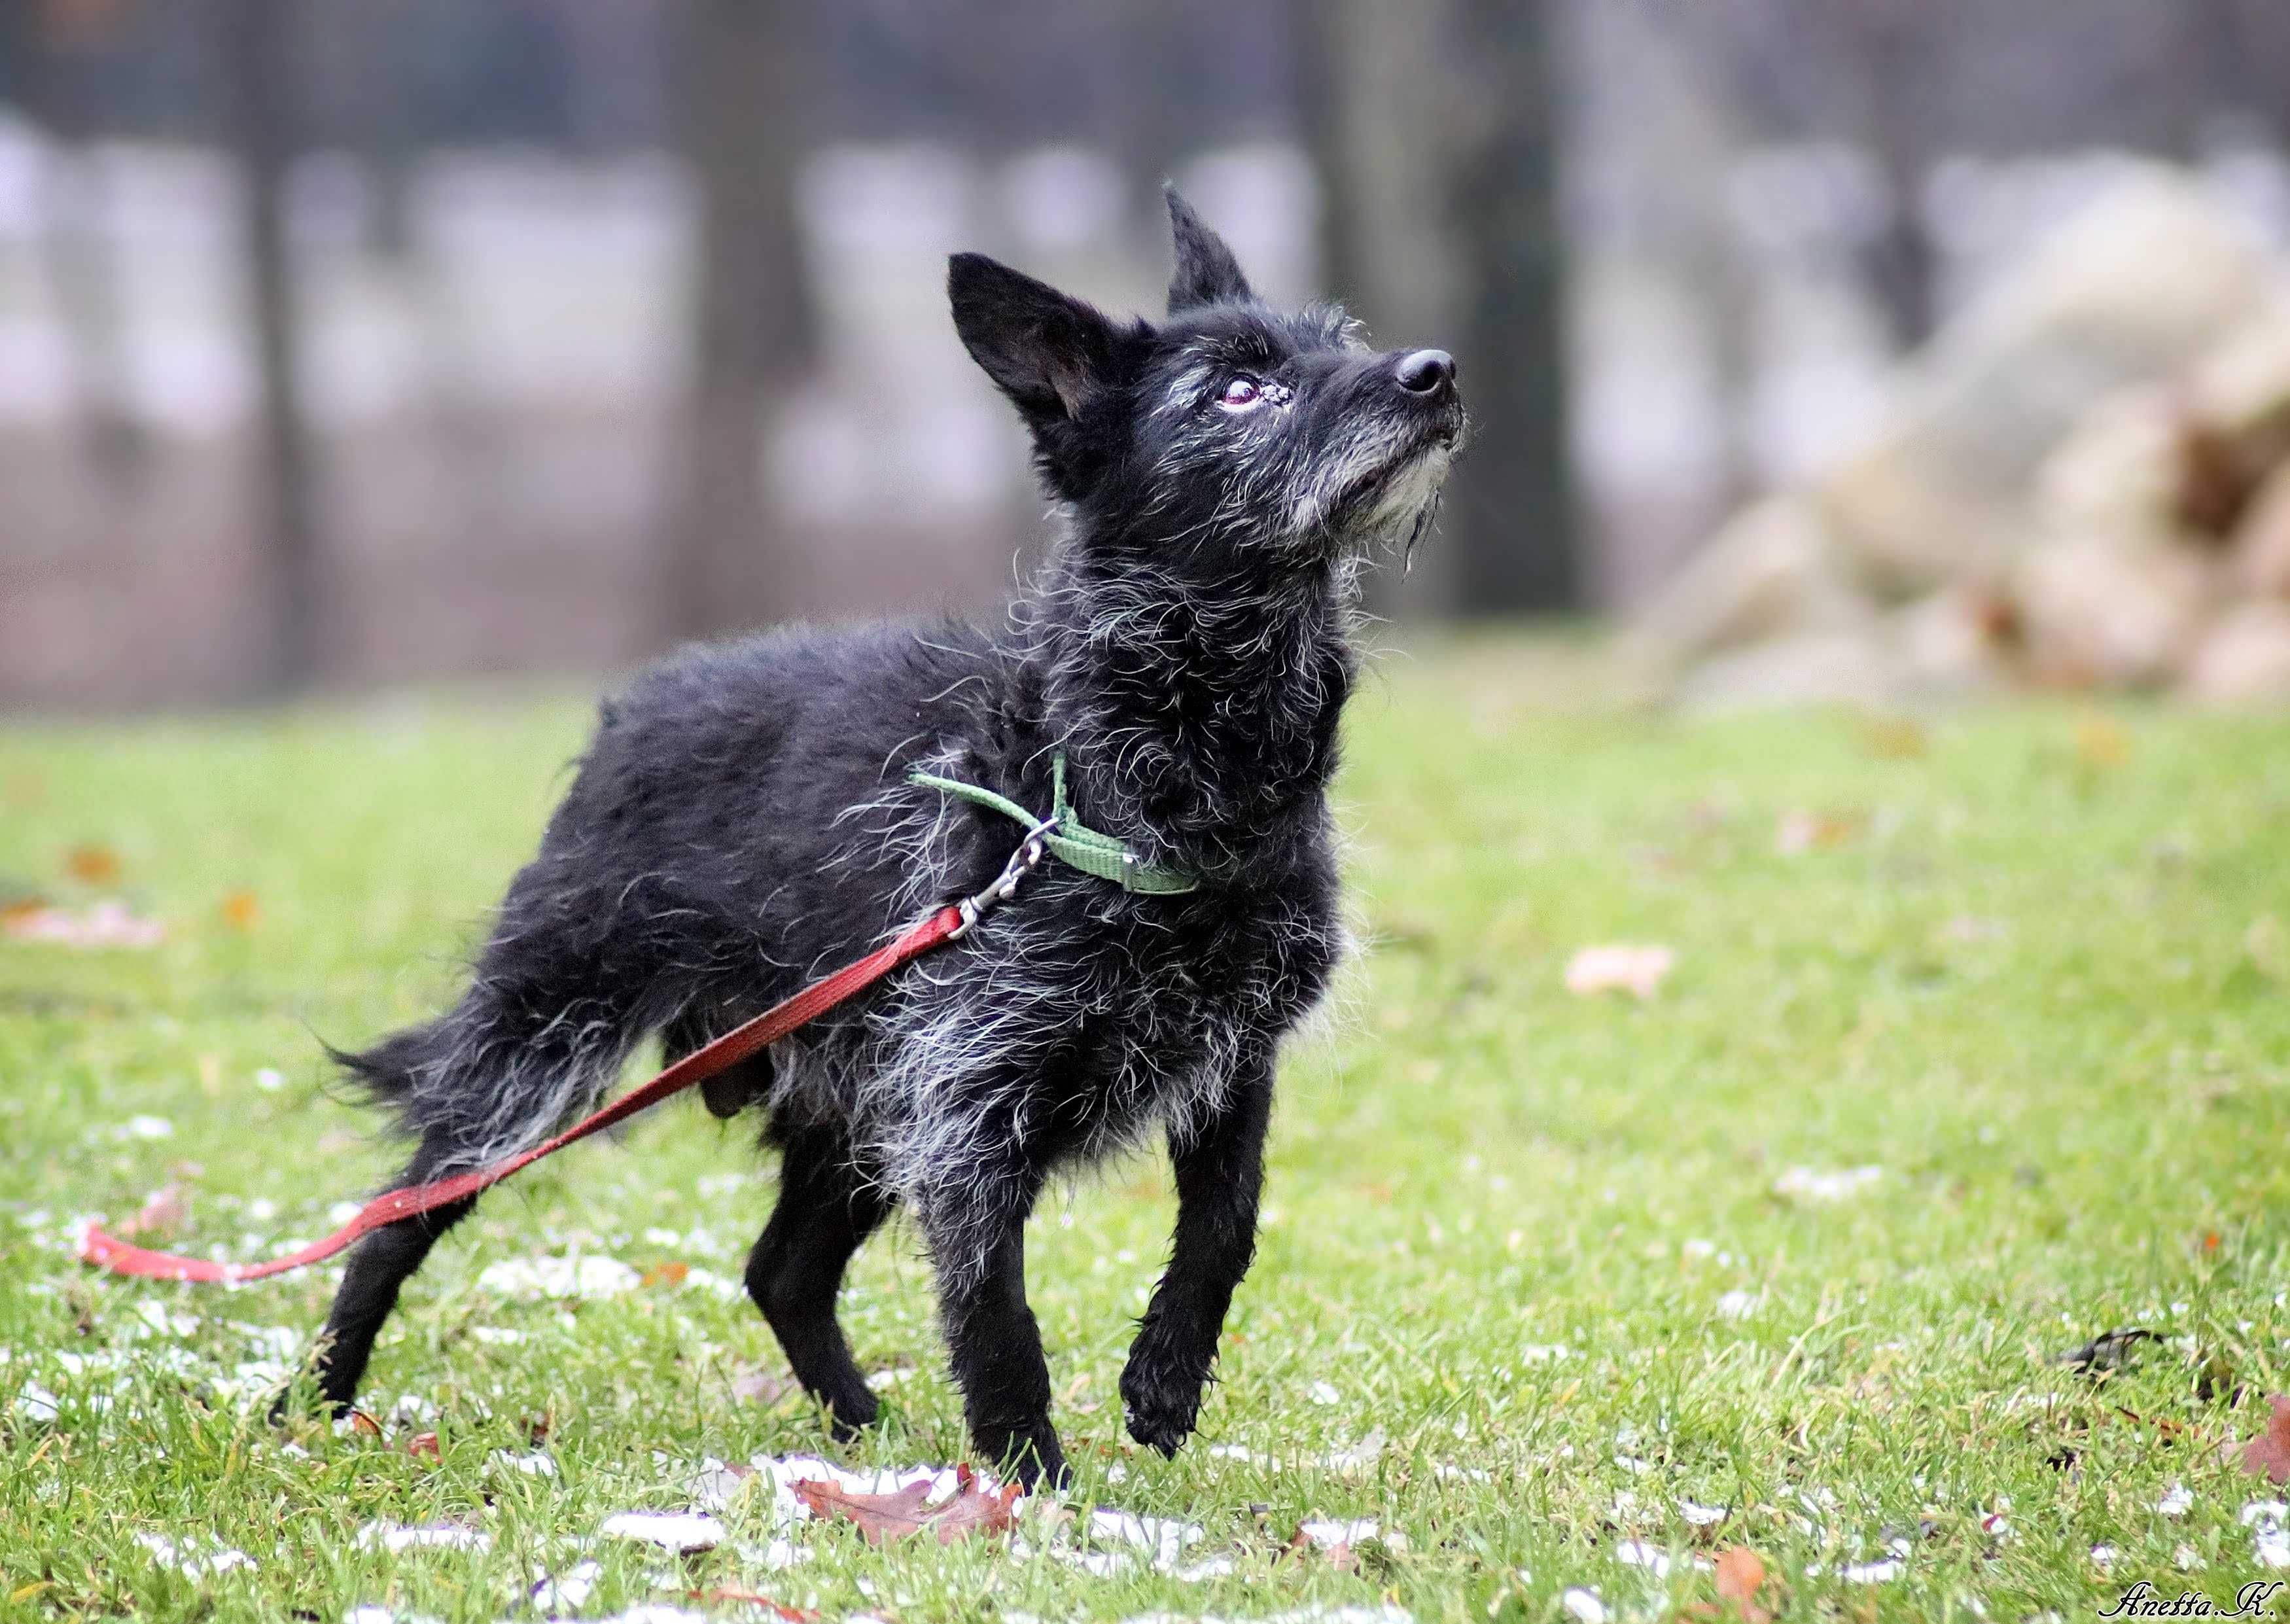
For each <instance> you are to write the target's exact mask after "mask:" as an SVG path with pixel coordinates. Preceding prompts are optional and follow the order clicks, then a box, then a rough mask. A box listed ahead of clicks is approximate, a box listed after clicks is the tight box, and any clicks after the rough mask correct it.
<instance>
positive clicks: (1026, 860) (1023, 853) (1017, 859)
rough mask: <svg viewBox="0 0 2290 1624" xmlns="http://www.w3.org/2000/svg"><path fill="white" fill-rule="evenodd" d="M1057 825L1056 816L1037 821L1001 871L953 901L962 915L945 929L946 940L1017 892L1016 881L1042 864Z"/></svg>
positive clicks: (959, 937)
mask: <svg viewBox="0 0 2290 1624" xmlns="http://www.w3.org/2000/svg"><path fill="white" fill-rule="evenodd" d="M1057 827H1058V820H1056V819H1055V818H1045V819H1044V820H1042V821H1041V822H1039V823H1037V824H1036V825H1035V826H1034V827H1033V828H1031V829H1030V830H1029V831H1028V832H1027V835H1026V837H1025V838H1024V839H1023V840H1021V841H1020V842H1019V843H1018V849H1017V850H1016V851H1014V852H1011V853H1010V860H1009V861H1008V862H1006V863H1004V864H1003V865H1002V872H1001V873H1000V874H998V875H997V876H994V881H993V883H992V884H989V885H988V886H987V887H986V888H985V889H984V890H983V891H981V892H979V893H978V894H977V895H976V896H972V897H965V898H964V899H963V900H961V901H959V902H957V903H956V904H955V907H956V908H957V910H959V911H960V913H961V915H962V923H961V924H958V925H957V926H956V927H955V928H954V929H953V930H951V931H949V932H947V936H946V940H949V941H959V940H962V939H963V938H964V937H965V936H967V935H969V934H970V928H971V926H973V925H974V924H977V923H978V922H979V921H980V920H981V919H982V918H984V917H985V916H987V915H988V914H989V913H991V912H992V911H993V910H994V909H996V908H999V907H1001V906H1002V904H1003V903H1005V902H1007V901H1008V900H1010V899H1011V898H1013V897H1014V896H1016V895H1017V894H1018V884H1019V882H1020V881H1021V880H1023V879H1024V878H1025V877H1026V876H1028V875H1029V874H1031V873H1033V871H1034V870H1035V869H1036V868H1039V867H1041V863H1042V858H1043V856H1044V855H1045V853H1046V852H1048V851H1049V849H1050V836H1051V834H1052V833H1053V831H1054V830H1055V829H1056V828H1057Z"/></svg>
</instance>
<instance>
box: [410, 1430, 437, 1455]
mask: <svg viewBox="0 0 2290 1624" xmlns="http://www.w3.org/2000/svg"><path fill="white" fill-rule="evenodd" d="M405 1452H406V1453H407V1454H409V1455H411V1456H412V1457H413V1458H414V1459H415V1460H444V1458H445V1451H444V1446H443V1445H441V1444H439V1443H438V1442H437V1435H436V1433H434V1432H417V1433H415V1434H414V1435H413V1436H412V1437H410V1438H408V1439H406V1440H405Z"/></svg>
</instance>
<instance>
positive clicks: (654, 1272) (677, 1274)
mask: <svg viewBox="0 0 2290 1624" xmlns="http://www.w3.org/2000/svg"><path fill="white" fill-rule="evenodd" d="M691 1274H692V1265H691V1264H689V1263H680V1262H677V1260H674V1259H672V1258H671V1259H669V1260H666V1261H663V1262H660V1263H655V1264H653V1266H652V1267H651V1268H647V1269H646V1270H645V1272H644V1283H645V1284H646V1285H682V1284H684V1283H685V1280H686V1279H688V1278H690V1276H691Z"/></svg>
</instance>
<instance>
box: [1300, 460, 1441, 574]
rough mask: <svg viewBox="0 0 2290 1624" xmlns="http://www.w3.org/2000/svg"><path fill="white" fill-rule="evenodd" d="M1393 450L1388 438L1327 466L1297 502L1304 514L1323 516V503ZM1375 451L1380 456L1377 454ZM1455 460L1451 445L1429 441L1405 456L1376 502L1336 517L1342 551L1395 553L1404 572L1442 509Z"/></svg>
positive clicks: (1312, 519) (1302, 516) (1380, 463)
mask: <svg viewBox="0 0 2290 1624" xmlns="http://www.w3.org/2000/svg"><path fill="white" fill-rule="evenodd" d="M1393 449H1394V448H1393V447H1391V446H1390V445H1389V443H1388V442H1386V443H1384V444H1370V445H1368V446H1364V447H1362V448H1361V451H1360V452H1356V453H1355V454H1354V455H1353V456H1350V457H1348V458H1345V459H1344V460H1342V461H1341V463H1339V464H1337V465H1335V467H1334V468H1333V470H1323V471H1322V472H1321V474H1320V476H1318V477H1317V478H1316V479H1315V480H1314V481H1313V488H1312V489H1311V490H1309V491H1308V492H1305V494H1304V496H1303V498H1302V500H1301V501H1300V502H1299V503H1298V505H1297V507H1298V516H1299V517H1300V519H1305V520H1307V521H1308V522H1312V523H1317V522H1321V521H1323V520H1325V516H1326V514H1325V506H1324V504H1325V503H1326V502H1327V501H1328V500H1330V498H1331V495H1332V494H1333V493H1334V492H1341V491H1343V490H1344V489H1345V488H1346V487H1347V486H1349V484H1354V483H1356V482H1357V480H1358V479H1359V478H1360V477H1361V476H1364V475H1365V474H1369V473H1372V472H1373V471H1375V470H1378V469H1380V468H1383V467H1384V466H1385V464H1384V462H1383V458H1384V457H1389V456H1390V455H1391V454H1392V452H1393ZM1374 452H1381V456H1378V455H1375V454H1373V453H1374ZM1454 460H1455V452H1454V447H1453V446H1451V445H1440V444H1429V445H1425V446H1423V447H1422V448H1421V449H1420V450H1418V451H1416V452H1413V453H1410V454H1408V455H1407V460H1406V461H1405V463H1404V464H1403V465H1402V466H1401V467H1400V468H1398V470H1397V472H1395V473H1393V474H1391V475H1390V476H1389V477H1388V478H1387V479H1386V480H1385V483H1384V485H1383V489H1382V490H1381V492H1378V493H1377V495H1376V498H1375V500H1374V502H1373V505H1372V506H1369V507H1367V508H1364V509H1362V510H1361V511H1360V512H1359V513H1357V515H1353V516H1348V517H1345V518H1343V519H1341V520H1339V521H1338V524H1337V528H1336V530H1335V532H1334V535H1335V540H1336V543H1337V546H1338V548H1339V550H1340V551H1341V552H1343V553H1344V554H1346V555H1348V556H1356V557H1365V556H1373V555H1374V554H1377V553H1381V552H1393V553H1397V554H1398V555H1399V556H1400V560H1401V567H1402V569H1403V571H1405V570H1406V569H1412V568H1413V566H1414V563H1415V546H1416V543H1417V542H1419V541H1421V540H1422V539H1423V535H1424V532H1427V531H1428V530H1429V529H1430V527H1431V518H1432V516H1433V515H1434V514H1435V513H1437V511H1438V507H1439V492H1440V488H1441V487H1442V486H1443V485H1445V484H1446V482H1447V470H1448V468H1450V467H1451V466H1453V462H1454ZM1332 474H1333V483H1332V482H1331V476H1332Z"/></svg>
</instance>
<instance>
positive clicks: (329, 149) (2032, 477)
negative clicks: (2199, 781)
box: [0, 0, 2290, 711]
mask: <svg viewBox="0 0 2290 1624" xmlns="http://www.w3.org/2000/svg"><path fill="white" fill-rule="evenodd" d="M2286 137H2290V7H2286V6H2284V5H2283V4H2281V0H1984V3H1982V0H1213V3H1211V0H1102V3H1099V4H1074V3H1073V0H972V3H969V4H951V3H938V4H924V3H923V0H484V3H483V4H468V0H326V3H325V4H316V3H313V0H303V3H300V4H297V3H295V0H0V706H5V707H8V708H12V709H17V710H20V711H21V710H26V709H79V708H97V709H109V708H129V707H137V706H149V705H166V706H179V705H197V704H208V703H218V702H236V701H242V700H252V699H260V698H265V697H272V696H277V695H281V694H288V693H292V692H298V691H302V690H306V689H311V688H317V689H326V690H343V689H356V688H359V687H364V686H372V685H378V684H396V683H404V682H407V681H418V680H423V679H428V678H433V677H438V676H468V675H470V674H476V673H501V672H524V671H533V672H582V673H585V672H592V671H597V670H603V669H609V668H617V667H621V666H624V665H626V664H629V663H630V662H632V661H634V660H638V659H640V658H641V657H643V656H644V655H645V654H647V653H649V652H653V651H655V650H657V649H659V648H661V647H663V646H665V645H666V644H669V643H671V642H673V641H675V640H677V639H678V638H681V637H685V636H694V635H706V634H709V633H715V632H720V631H724V630H726V629H733V628H743V627H749V626H754V625H758V624H762V623H765V622H768V621H771V620H778V619H782V618H787V617H792V616H806V617H814V618H818V617H837V616H849V615H858V614H864V613H874V612H884V611H890V610H900V609H917V608H921V609H941V608H944V609H954V610H966V611H976V612H992V611H993V610H994V608H995V606H997V605H998V604H1000V603H1001V602H1002V601H1003V600H1004V598H1005V596H1006V595H1007V593H1008V592H1009V590H1010V588H1011V586H1012V582H1013V571H1022V570H1023V569H1024V567H1025V564H1026V561H1027V559H1028V557H1029V556H1031V555H1032V554H1034V553H1035V552H1036V550H1037V549H1038V548H1039V547H1040V545H1041V543H1042V540H1043V534H1044V524H1043V518H1042V514H1041V506H1042V504H1041V502H1040V501H1039V500H1038V499H1037V497H1036V495H1035V494H1034V493H1033V492H1032V491H1031V489H1030V488H1029V482H1028V478H1027V475H1026V471H1025V466H1024V458H1023V446H1022V444H1021V438H1020V436H1019V433H1018V430H1017V428H1016V426H1015V424H1014V421H1013V420H1012V419H1011V417H1010V414H1009V413H1008V412H1006V411H1005V410H1004V409H1003V408H1002V407H1001V406H1000V405H999V404H998V403H997V401H996V400H995V398H994V397H993V396H991V395H990V393H989V389H988V388H987V386H986V385H985V384H984V382H983V380H982V379H981V378H980V377H979V376H977V375H976V374H975V372H974V371H973V368H972V367H971V366H970V364H969V363H968V361H967V360H966V358H965V356H964V355H963V353H962V351H961V348H960V347H959V346H958V345H957V342H956V341H955V340H954V337H953V334H952V332H951V330H950V327H949V323H948V321H947V318H946V315H945V311H944V308H943V301H942V285H941V284H942V275H943V270H942V256H943V255H944V254H945V253H946V252H949V250H951V249H955V248H958V247H973V248H982V249H984V250H986V251H988V252H993V253H995V254H997V255H999V256H1001V257H1003V258H1005V259H1008V260H1012V261H1013V262H1015V263H1017V264H1019V265H1021V266H1022V267H1024V268H1027V269H1029V270H1030V271H1033V272H1035V273H1036V274H1037V275H1040V276H1045V277H1046V278H1048V279H1050V280H1052V281H1054V282H1057V283H1060V284H1062V285H1065V286H1068V287H1069V288H1071V289H1073V290H1075V291H1077V292H1082V293H1084V294H1085V295H1086V296H1089V297H1091V298H1093V299H1095V300H1099V301H1100V302H1103V303H1106V304H1109V305H1111V306H1115V307H1128V308H1142V309H1148V310H1149V309H1152V308H1155V307H1156V305H1157V294H1158V290H1159V288H1160V287H1161V285H1162V284H1163V281H1164V278H1165V268H1166V260H1167V247H1166V241H1165V224H1164V222H1163V220H1162V217H1161V213H1160V204H1159V200H1158V196H1157V189H1158V186H1159V183H1160V181H1161V180H1162V179H1163V178H1164V177H1165V176H1173V177H1174V178H1175V179H1176V180H1177V181H1178V182H1179V184H1180V185H1181V187H1182V188H1185V189H1186V190H1187V192H1188V193H1189V196H1191V197H1192V198H1193V200H1194V201H1195V203H1196V204H1197V205H1198V206H1199V207H1200V208H1201V210H1202V211H1203V212H1205V214H1206V215H1207V216H1208V218H1209V219H1210V220H1212V221H1213V222H1214V223H1216V224H1217V225H1218V226H1219V227H1220V228H1221V229H1222V230H1223V231H1224V232H1225V233H1226V234H1227V235H1228V236H1229V237H1230V239H1231V240H1232V241H1233V243H1234V244H1235V245H1236V247H1237V249H1238V251H1239V252H1240V254H1241V257H1242V259H1243V260H1244V262H1245V264H1246V265H1247V267H1248V268H1249V269H1250V271H1251V272H1252V274H1253V276H1254V277H1255V278H1256V280H1257V284H1258V285H1259V287H1260V288H1261V290H1263V291H1264V292H1266V293H1267V294H1268V295H1269V297H1271V298H1273V299H1275V300H1295V299H1298V298H1301V297H1302V296H1305V295H1308V294H1311V293H1316V292H1331V293H1333V294H1335V295H1337V296H1339V297H1341V298H1342V299H1344V300H1346V301H1347V302H1349V304H1350V305H1351V306H1352V307H1353V308H1354V309H1355V310H1356V311H1357V313H1358V314H1360V315H1362V316H1365V318H1366V319H1367V320H1368V322H1369V323H1370V324H1371V326H1372V328H1373V331H1374V332H1375V333H1376V334H1377V335H1378V337H1379V339H1380V340H1381V342H1383V343H1386V344H1398V343H1415V342H1423V343H1438V344H1442V345H1445V347H1447V348H1451V349H1453V351H1454V352H1455V353H1456V354H1457V356H1459V357H1460V359H1461V366H1462V374H1463V382H1464V388H1465V392H1466V396H1467V398H1468V400H1469V403H1470V404H1471V406H1472V408H1473V411H1474V413H1475V415H1476V416H1477V419H1478V420H1479V422H1480V428H1481V432H1480V437H1479V438H1478V440H1477V444H1476V446H1475V449H1474V450H1473V451H1472V452H1471V454H1470V455H1469V458H1467V459H1466V460H1465V462H1464V464H1463V465H1462V466H1461V469H1460V470H1459V473H1458V476H1457V479H1456V482H1455V484H1454V487H1453V491H1452V492H1451V500H1450V501H1449V503H1448V505H1447V508H1446V516H1445V524H1444V529H1443V539H1442V540H1440V541H1439V542H1438V543H1437V544H1436V545H1435V546H1434V547H1433V548H1430V549H1429V550H1428V551H1427V552H1426V553H1425V554H1424V555H1423V556H1421V561H1420V562H1419V564H1418V566H1417V569H1416V571H1415V574H1414V576H1413V579H1412V580H1409V581H1408V582H1407V583H1405V587H1404V588H1399V589H1394V588H1393V585H1392V583H1389V582H1387V583H1385V584H1384V585H1383V586H1382V587H1381V588H1380V590H1381V592H1382V593H1383V594H1384V599H1385V601H1384V602H1383V603H1382V604H1381V605H1380V606H1381V607H1382V608H1383V609H1384V610H1385V612H1388V613H1389V614H1391V615H1393V616H1394V617H1396V619H1397V628H1396V630H1395V633H1394V635H1395V636H1398V637H1400V638H1402V639H1405V638H1407V637H1410V636H1420V635H1422V634H1421V629H1420V628H1423V627H1425V626H1429V625H1436V624H1437V622H1439V621H1441V620H1448V619H1453V618H1458V617H1462V616H1465V615H1469V616H1470V617H1490V616H1496V617H1500V616H1517V615H1531V614H1580V613H1596V614H1600V615H1604V616H1608V617H1612V618H1613V619H1614V620H1617V621H1619V622H1621V623H1623V624H1626V625H1627V626H1629V628H1631V636H1629V638H1627V639H1626V640H1624V643H1623V644H1622V646H1623V647H1624V648H1625V649H1626V650H1627V651H1628V652H1629V653H1630V655H1631V662H1632V668H1633V669H1635V670H1637V671H1638V672H1639V673H1641V674H1642V675H1643V676H1644V677H1645V680H1647V681H1648V682H1650V683H1652V684H1655V685H1657V686H1658V687H1659V689H1660V690H1661V691H1662V692H1667V693H1669V694H1671V695H1674V696H1676V697H1677V698H1679V699H1681V700H1685V701H1686V702H1690V703H1710V704H1718V703H1732V702H1738V701H1743V700H1750V701H1755V700H1767V699H1802V698H1837V697H1843V698H1854V699H1862V700H1871V701H1878V702H1889V701H1894V700H1906V699H1914V698H1917V697H1919V696H1922V695H1925V694H1928V693H1943V692H1946V693H1953V692H1980V691H1984V690H1987V689H1990V688H1994V687H1999V686H2006V685H2019V684H2121V685H2130V686H2142V687H2154V688H2167V689H2172V690H2174V691H2183V692H2193V693H2197V694H2199V695H2202V696H2205V697H2217V698H2246V697H2254V696H2259V695H2264V694H2290V476H2286V475H2285V468H2286V467H2290V317H2286V314H2285V311H2286V308H2290V299H2286V296H2285V294H2284V292H2283V288H2284V282H2283V276H2284V272H2283V252H2284V244H2285V242H2286V239H2290V169H2286V165H2285V158H2284V142H2285V140H2286Z"/></svg>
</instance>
